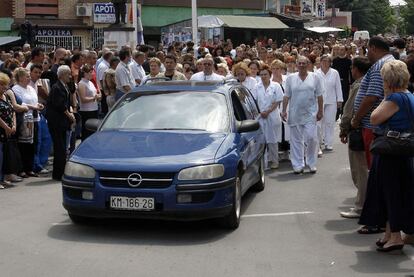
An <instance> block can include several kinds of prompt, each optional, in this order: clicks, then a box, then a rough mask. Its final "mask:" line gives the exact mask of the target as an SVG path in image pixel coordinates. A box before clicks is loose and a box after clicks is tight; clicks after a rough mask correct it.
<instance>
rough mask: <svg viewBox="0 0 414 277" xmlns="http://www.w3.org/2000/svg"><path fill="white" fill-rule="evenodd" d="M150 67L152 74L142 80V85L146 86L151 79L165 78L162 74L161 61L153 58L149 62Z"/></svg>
mask: <svg viewBox="0 0 414 277" xmlns="http://www.w3.org/2000/svg"><path fill="white" fill-rule="evenodd" d="M148 63H149V66H150V74H148V75H147V76H145V77H144V78H142V81H141V85H144V84H145V83H148V82H149V81H147V80H148V79H150V78H158V77H163V76H164V75H163V74H162V73H161V61H160V59H158V58H151V59H150V60H149V62H148Z"/></svg>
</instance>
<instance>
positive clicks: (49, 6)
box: [25, 0, 59, 18]
mask: <svg viewBox="0 0 414 277" xmlns="http://www.w3.org/2000/svg"><path fill="white" fill-rule="evenodd" d="M58 2H59V0H25V14H26V17H28V18H30V17H44V18H57V17H58V15H59V9H58V4H59V3H58Z"/></svg>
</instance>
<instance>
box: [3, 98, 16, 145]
mask: <svg viewBox="0 0 414 277" xmlns="http://www.w3.org/2000/svg"><path fill="white" fill-rule="evenodd" d="M6 99H7V101H6V100H4V99H2V98H0V118H1V119H2V120H3V121H4V123H6V124H7V126H9V127H10V128H12V127H13V113H14V110H13V107H12V105H11V103H10V101H9V99H8V98H7V96H6ZM0 129H1V130H0V142H5V141H6V140H7V136H6V131H5V130H4V129H3V128H1V127H0Z"/></svg>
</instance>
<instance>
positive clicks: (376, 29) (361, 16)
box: [328, 0, 414, 34]
mask: <svg viewBox="0 0 414 277" xmlns="http://www.w3.org/2000/svg"><path fill="white" fill-rule="evenodd" d="M410 1H411V2H414V0H410ZM328 6H329V7H332V6H335V7H336V8H340V9H341V10H347V11H352V26H355V27H357V28H358V29H359V30H368V31H369V32H370V33H371V34H379V33H381V34H384V33H386V32H389V31H391V30H392V28H393V27H394V25H395V24H396V23H397V21H396V18H395V16H394V13H393V9H392V8H391V6H390V3H389V1H388V0H328Z"/></svg>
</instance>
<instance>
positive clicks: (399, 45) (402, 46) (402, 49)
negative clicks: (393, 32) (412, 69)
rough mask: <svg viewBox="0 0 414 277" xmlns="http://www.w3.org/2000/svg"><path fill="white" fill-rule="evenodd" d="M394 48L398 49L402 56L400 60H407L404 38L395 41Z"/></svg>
mask: <svg viewBox="0 0 414 277" xmlns="http://www.w3.org/2000/svg"><path fill="white" fill-rule="evenodd" d="M393 46H394V47H395V48H396V49H397V52H398V53H399V54H400V60H405V59H406V58H407V52H406V50H405V46H406V42H405V40H404V39H402V38H397V39H396V40H394V42H393Z"/></svg>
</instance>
